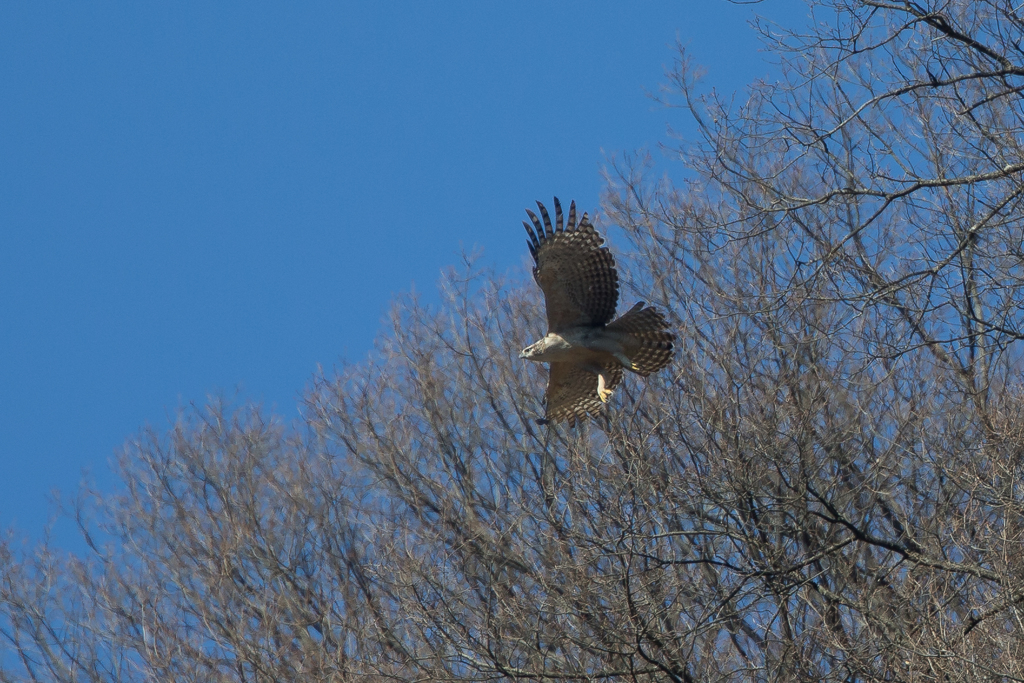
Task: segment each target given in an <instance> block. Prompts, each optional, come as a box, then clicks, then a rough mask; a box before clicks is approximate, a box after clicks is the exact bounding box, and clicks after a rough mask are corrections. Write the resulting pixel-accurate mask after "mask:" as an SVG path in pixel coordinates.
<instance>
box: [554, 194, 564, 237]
mask: <svg viewBox="0 0 1024 683" xmlns="http://www.w3.org/2000/svg"><path fill="white" fill-rule="evenodd" d="M554 199H555V230H557V231H558V232H563V223H562V205H561V204H559V203H558V197H555V198H554Z"/></svg>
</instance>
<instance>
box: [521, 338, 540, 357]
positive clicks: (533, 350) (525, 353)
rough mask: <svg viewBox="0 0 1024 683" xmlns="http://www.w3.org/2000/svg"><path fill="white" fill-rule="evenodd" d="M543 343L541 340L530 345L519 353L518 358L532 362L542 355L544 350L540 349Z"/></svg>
mask: <svg viewBox="0 0 1024 683" xmlns="http://www.w3.org/2000/svg"><path fill="white" fill-rule="evenodd" d="M543 342H544V340H543V339H542V340H540V341H539V342H534V343H533V344H530V345H529V346H527V347H526V348H525V349H523V350H522V351H521V352H520V353H519V357H520V358H525V359H526V360H533V359H534V358H536V357H537V356H539V355H540V354H542V353H544V349H543V348H541V347H542V344H543Z"/></svg>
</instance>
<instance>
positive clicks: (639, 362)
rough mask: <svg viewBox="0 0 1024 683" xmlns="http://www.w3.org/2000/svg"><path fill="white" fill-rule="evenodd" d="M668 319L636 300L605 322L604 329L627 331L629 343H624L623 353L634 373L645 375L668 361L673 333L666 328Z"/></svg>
mask: <svg viewBox="0 0 1024 683" xmlns="http://www.w3.org/2000/svg"><path fill="white" fill-rule="evenodd" d="M667 327H668V322H666V320H665V316H663V315H662V314H661V313H660V312H659V311H658V309H656V308H654V307H652V306H648V307H647V308H644V302H643V301H640V302H638V303H637V304H636V305H635V306H633V308H631V309H629V310H628V311H626V313H625V314H624V315H623V316H622V317H621V318H618V319H617V320H614V321H612V322H611V323H609V324H608V327H607V329H608V330H609V331H615V332H627V333H629V335H630V336H631V337H632V338H633V340H632V341H633V343H627V344H626V347H627V348H626V355H627V356H629V359H630V360H631V361H633V364H634V365H635V366H636V368H635V369H634V370H633V371H634V372H636V373H637V374H638V375H643V376H644V377H646V376H647V375H650V374H651V373H653V372H657V371H658V370H661V369H662V368H663V367H665V366H666V365H668V364H669V363H671V362H672V349H673V345H672V342H673V341H674V340H675V338H676V337H675V335H674V334H672V333H671V332H667V331H666V328H667Z"/></svg>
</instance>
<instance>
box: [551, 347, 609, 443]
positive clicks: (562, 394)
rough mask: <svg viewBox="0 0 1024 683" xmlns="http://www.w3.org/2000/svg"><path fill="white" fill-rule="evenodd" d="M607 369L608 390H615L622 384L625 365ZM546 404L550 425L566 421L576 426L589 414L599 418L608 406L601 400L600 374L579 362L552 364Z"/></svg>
mask: <svg viewBox="0 0 1024 683" xmlns="http://www.w3.org/2000/svg"><path fill="white" fill-rule="evenodd" d="M603 368H604V371H605V373H606V375H607V376H608V377H609V379H610V381H609V383H608V385H607V386H606V388H607V389H614V388H615V387H617V386H618V385H619V384H620V383H621V382H622V366H620V365H619V364H617V363H609V364H607V365H604V366H603ZM546 403H547V410H546V411H545V418H546V419H547V420H548V421H550V422H560V421H562V420H566V421H568V423H569V426H570V427H572V426H573V425H575V424H576V422H577V420H578V421H581V422H585V421H586V419H587V416H588V415H594V416H597V415H598V414H600V412H601V408H602V407H603V406H604V404H603V403H601V399H599V398H598V397H597V375H596V374H594V373H593V372H590V371H589V370H586V369H584V367H583V366H582V365H580V364H579V363H568V362H554V363H551V368H550V374H549V375H548V391H547V396H546Z"/></svg>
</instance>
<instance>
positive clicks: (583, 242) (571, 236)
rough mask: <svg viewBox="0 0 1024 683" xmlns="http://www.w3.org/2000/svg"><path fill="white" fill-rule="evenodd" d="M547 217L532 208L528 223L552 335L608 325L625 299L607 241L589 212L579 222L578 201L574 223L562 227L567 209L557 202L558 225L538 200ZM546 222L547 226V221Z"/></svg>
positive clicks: (572, 217)
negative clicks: (619, 303)
mask: <svg viewBox="0 0 1024 683" xmlns="http://www.w3.org/2000/svg"><path fill="white" fill-rule="evenodd" d="M537 207H538V208H539V209H540V215H541V218H540V219H538V218H537V215H536V214H535V213H533V212H532V211H530V210H529V209H527V210H526V213H527V214H529V216H530V220H531V221H532V222H533V226H532V227H531V226H530V224H529V223H527V222H526V221H523V225H524V226H525V227H526V232H527V233H529V235H530V240H529V242H527V244H528V245H529V247H530V253H531V254H533V260H534V262H535V263H536V267H534V269H533V277H534V279H535V280H537V284H538V285H540V288H541V291H543V292H544V303H545V305H546V306H547V314H548V331H549V332H555V333H558V332H559V331H561V330H565V329H567V328H570V327H577V326H582V325H587V326H597V325H605V324H607V323H608V322H609V321H610V320H611V319H612V317H613V316H614V315H615V306H616V304H617V303H618V300H619V276H618V273H617V272H616V271H615V261H614V259H613V258H612V254H611V252H610V251H608V248H607V247H602V246H601V245H602V244H604V239H602V238H601V236H600V235H599V234H597V230H595V229H594V226H593V225H592V224H591V223H590V220H589V219H588V218H587V214H583V217H582V218H580V222H579V224H577V223H576V202H573V203H572V204H570V206H569V220H568V223H567V224H566V225H564V226H563V224H562V207H561V205H560V204H559V203H558V199H557V198H556V199H555V225H554V226H553V227H552V225H551V217H550V216H549V215H548V212H547V209H546V208H544V205H543V204H541V203H540V202H537ZM542 221H543V223H542Z"/></svg>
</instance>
